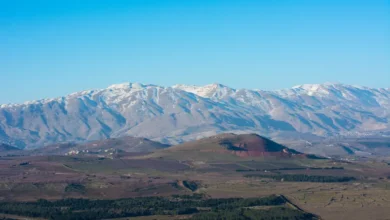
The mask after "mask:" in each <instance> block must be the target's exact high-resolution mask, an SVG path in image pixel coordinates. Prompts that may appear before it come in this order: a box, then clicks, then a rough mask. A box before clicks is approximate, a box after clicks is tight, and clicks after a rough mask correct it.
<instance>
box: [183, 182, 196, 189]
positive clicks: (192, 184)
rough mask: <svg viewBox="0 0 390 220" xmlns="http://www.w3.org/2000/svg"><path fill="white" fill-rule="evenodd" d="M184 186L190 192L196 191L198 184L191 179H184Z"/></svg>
mask: <svg viewBox="0 0 390 220" xmlns="http://www.w3.org/2000/svg"><path fill="white" fill-rule="evenodd" d="M183 185H184V187H186V188H187V189H189V190H191V191H192V192H194V191H196V190H197V189H198V184H197V183H196V182H193V181H188V180H184V181H183Z"/></svg>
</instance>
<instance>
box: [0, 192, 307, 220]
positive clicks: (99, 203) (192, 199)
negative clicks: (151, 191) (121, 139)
mask: <svg viewBox="0 0 390 220" xmlns="http://www.w3.org/2000/svg"><path fill="white" fill-rule="evenodd" d="M178 198H180V199H178ZM200 198H201V196H200V195H193V196H188V197H187V196H175V198H166V197H139V198H129V199H118V200H88V199H63V200H58V201H47V200H38V201H36V202H0V213H4V214H14V215H20V216H28V217H37V218H46V219H58V220H61V219H84V220H87V219H111V218H125V217H137V216H151V215H189V214H195V215H194V216H193V218H194V219H243V218H242V217H243V216H244V217H246V218H245V219H259V218H258V217H256V216H261V218H260V219H310V218H303V217H302V216H306V217H311V216H312V215H311V214H307V213H304V212H301V211H299V210H294V209H290V208H280V209H277V208H270V209H262V210H258V209H254V208H255V207H259V206H281V205H284V204H286V203H287V201H286V199H284V197H282V196H276V195H272V196H268V197H263V198H246V199H244V198H223V199H204V198H203V199H200ZM251 207H253V209H251ZM228 216H229V217H228ZM220 217H221V218H220ZM235 217H237V218H235Z"/></svg>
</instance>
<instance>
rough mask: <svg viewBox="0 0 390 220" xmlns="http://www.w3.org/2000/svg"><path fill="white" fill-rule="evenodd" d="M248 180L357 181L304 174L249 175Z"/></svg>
mask: <svg viewBox="0 0 390 220" xmlns="http://www.w3.org/2000/svg"><path fill="white" fill-rule="evenodd" d="M245 177H247V178H251V177H254V178H269V179H274V180H278V181H286V182H319V183H333V182H349V181H353V180H356V178H355V177H349V176H311V175H304V174H281V175H264V174H247V175H245Z"/></svg>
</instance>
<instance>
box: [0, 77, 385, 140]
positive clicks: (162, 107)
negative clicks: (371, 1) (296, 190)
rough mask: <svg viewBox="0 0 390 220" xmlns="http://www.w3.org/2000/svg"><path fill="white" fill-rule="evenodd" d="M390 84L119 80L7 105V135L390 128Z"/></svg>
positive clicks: (160, 135) (2, 132)
mask: <svg viewBox="0 0 390 220" xmlns="http://www.w3.org/2000/svg"><path fill="white" fill-rule="evenodd" d="M389 109H390V90H389V89H373V88H367V87H360V86H350V85H342V84H313V85H301V86H296V87H293V88H291V89H285V90H279V91H262V90H248V89H232V88H229V87H226V86H223V85H220V84H211V85H206V86H203V87H199V86H187V85H176V86H173V87H161V86H156V85H143V84H138V83H124V84H117V85H112V86H110V87H108V88H106V89H101V90H90V91H82V92H77V93H73V94H70V95H68V96H66V97H61V98H56V99H45V100H39V101H32V102H26V103H24V104H10V105H0V140H2V141H3V142H6V143H13V144H14V145H17V146H19V147H39V146H43V145H47V144H51V143H55V142H63V141H89V140H97V139H104V138H109V137H120V136H126V135H131V136H141V137H146V138H150V139H153V140H158V141H162V142H166V143H176V142H180V141H184V140H191V139H196V138H200V137H204V136H209V135H213V134H215V133H220V132H228V131H234V132H256V133H261V134H263V135H267V136H278V135H283V134H284V133H288V134H290V133H292V134H299V133H311V134H316V135H319V136H331V135H348V136H351V135H361V134H367V133H377V132H381V131H388V130H390V122H389V120H390V110H389Z"/></svg>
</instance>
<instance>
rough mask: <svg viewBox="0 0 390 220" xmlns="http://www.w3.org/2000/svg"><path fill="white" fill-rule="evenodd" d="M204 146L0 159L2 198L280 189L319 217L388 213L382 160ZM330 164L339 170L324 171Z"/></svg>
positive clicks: (387, 171)
mask: <svg viewBox="0 0 390 220" xmlns="http://www.w3.org/2000/svg"><path fill="white" fill-rule="evenodd" d="M210 149H211V150H213V148H212V147H211V148H208V147H207V146H205V147H204V148H202V149H199V152H198V153H195V154H192V156H190V157H185V156H183V155H187V154H186V153H184V154H183V155H182V156H181V157H179V155H180V154H181V153H182V152H179V153H177V154H176V153H173V154H168V153H166V151H167V150H168V149H166V150H162V151H159V152H157V153H155V154H150V155H142V156H135V157H133V158H131V157H127V158H113V159H110V158H104V159H101V158H97V157H71V156H67V157H65V156H49V157H48V156H45V157H43V156H41V157H12V158H0V201H34V200H37V199H41V198H43V199H48V200H57V199H63V198H91V199H118V198H129V197H143V196H170V195H173V194H180V195H190V194H192V193H203V194H205V195H207V196H208V197H213V198H222V197H256V196H268V195H271V194H282V195H284V196H286V197H287V198H289V199H290V200H291V201H292V202H293V203H294V204H296V205H297V206H298V207H300V208H302V209H303V210H305V211H308V212H311V213H314V214H317V215H319V216H321V218H323V219H343V218H344V219H386V217H387V216H390V181H389V180H388V176H390V166H389V165H388V164H387V163H385V162H382V161H356V162H346V161H333V160H311V159H302V158H295V159H278V158H241V157H237V156H235V155H231V154H225V153H223V154H219V153H216V154H214V153H210V151H209V150H210ZM173 151H174V152H176V150H173ZM181 151H185V149H184V150H181ZM207 151H209V152H207ZM188 154H189V153H188ZM205 155H207V156H205ZM332 167H336V168H338V169H330V168H332ZM287 168H288V169H287ZM256 173H258V174H273V175H282V174H305V175H320V176H352V177H354V178H356V180H355V181H352V182H346V183H312V182H282V181H276V180H272V179H261V178H260V179H256V178H245V177H244V176H245V175H246V174H256ZM184 181H189V182H196V184H197V187H196V189H195V190H189V188H187V187H185V186H184V184H183V182H184ZM72 184H73V185H72ZM74 184H76V185H74ZM77 184H79V185H77ZM166 217H167V216H164V218H166ZM186 217H188V216H174V217H172V216H171V217H170V218H169V219H174V218H186ZM164 218H160V216H154V217H153V216H149V217H146V218H138V217H137V218H136V219H164Z"/></svg>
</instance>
